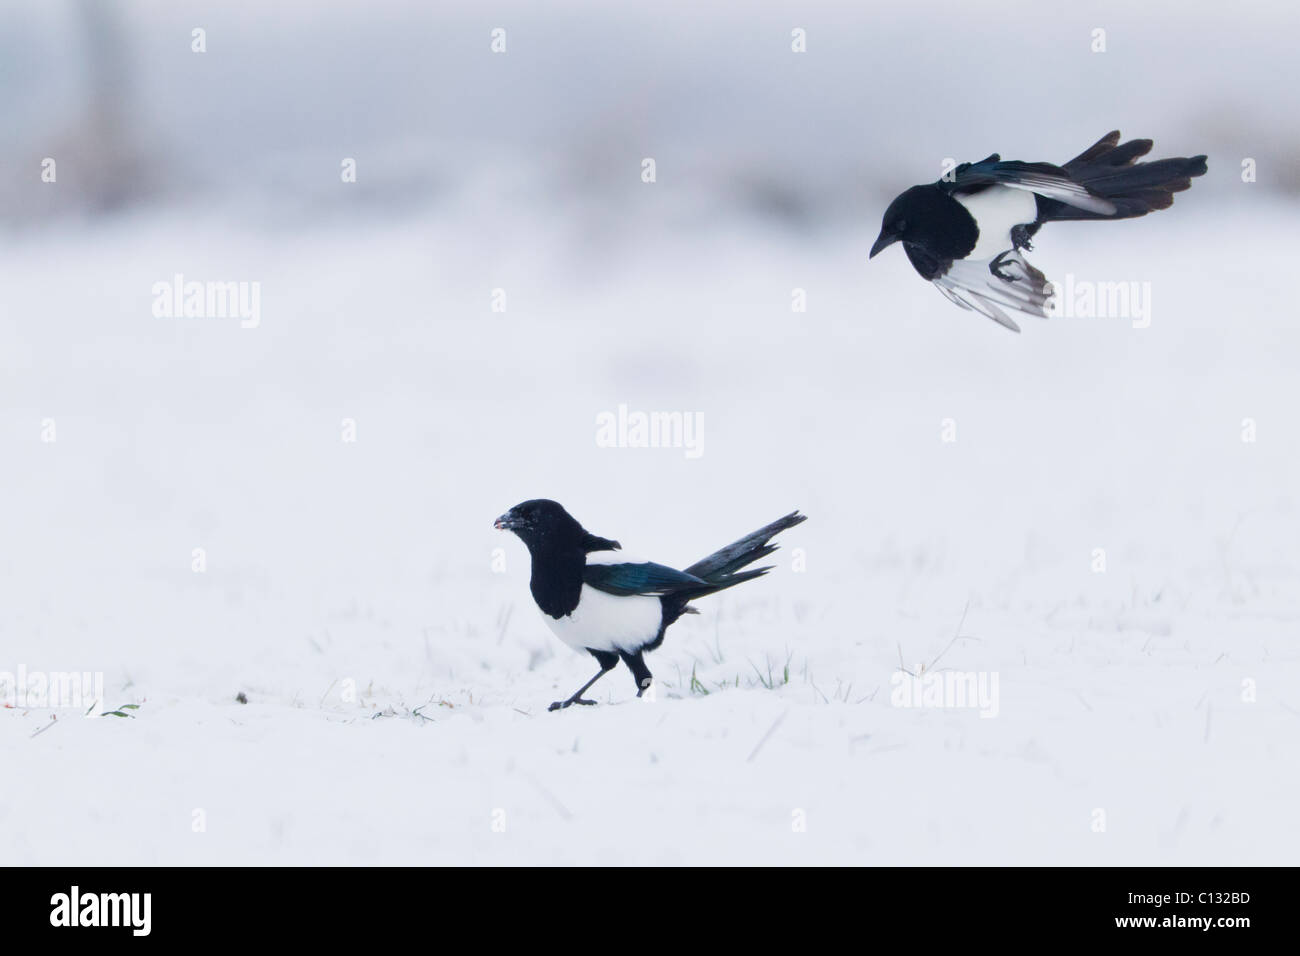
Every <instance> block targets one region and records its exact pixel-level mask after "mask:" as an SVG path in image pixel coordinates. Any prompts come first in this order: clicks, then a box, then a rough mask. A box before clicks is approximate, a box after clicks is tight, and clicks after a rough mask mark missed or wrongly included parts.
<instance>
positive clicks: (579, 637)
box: [542, 584, 663, 652]
mask: <svg viewBox="0 0 1300 956" xmlns="http://www.w3.org/2000/svg"><path fill="white" fill-rule="evenodd" d="M542 617H544V618H546V623H547V624H549V625H550V627H551V630H552V631H554V632H555V636H556V637H558V638H559V639H560V640H562V641H563V642H564V643H565V644H568V645H569V646H570V647H572V648H574V649H575V650H583V649H584V648H588V647H590V648H591V649H593V650H597V651H620V650H622V651H628V652H634V651H638V650H640V649H641V648H642V647H644V646H645V645H646V644H649V643H650V642H651V641H652V640H654V639H655V636H656V635H657V634H658V633H659V623H660V621H662V620H663V605H662V604H661V603H660V601H659V598H657V597H653V596H648V595H640V594H634V595H632V596H630V597H619V596H617V595H614V594H606V593H605V592H604V591H598V590H596V589H595V588H593V587H590V586H588V585H586V584H584V585H583V586H582V594H581V596H580V597H579V598H578V606H577V607H576V608H574V609H573V613H571V614H566V615H565V616H564V617H561V618H553V617H551V616H550V615H549V614H543V615H542Z"/></svg>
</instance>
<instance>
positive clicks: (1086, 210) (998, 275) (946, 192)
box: [867, 130, 1205, 332]
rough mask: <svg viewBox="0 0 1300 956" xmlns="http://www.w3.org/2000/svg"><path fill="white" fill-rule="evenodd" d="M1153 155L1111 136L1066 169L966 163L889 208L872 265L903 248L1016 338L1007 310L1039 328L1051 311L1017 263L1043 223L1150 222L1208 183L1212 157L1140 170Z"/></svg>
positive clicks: (966, 305) (997, 160) (940, 283)
mask: <svg viewBox="0 0 1300 956" xmlns="http://www.w3.org/2000/svg"><path fill="white" fill-rule="evenodd" d="M1151 145H1152V144H1151V140H1149V139H1133V140H1129V141H1128V142H1127V143H1124V144H1123V145H1121V144H1120V141H1119V130H1114V131H1112V132H1110V133H1107V134H1106V135H1105V136H1103V137H1102V138H1101V139H1099V140H1097V142H1096V143H1094V144H1093V145H1092V146H1090V147H1089V148H1088V149H1086V150H1084V151H1083V152H1082V153H1080V154H1079V155H1078V156H1076V157H1074V159H1072V160H1070V161H1069V162H1068V163H1066V164H1065V165H1064V166H1053V165H1052V164H1051V163H1022V162H1019V161H1007V162H1003V160H1002V157H1001V156H999V155H998V154H997V153H994V154H993V155H992V156H989V157H988V158H987V159H982V160H980V161H979V162H978V163H962V164H961V165H960V166H957V167H956V168H955V169H953V170H952V171H951V172H950V173H947V174H945V175H944V176H943V177H942V178H941V179H940V180H939V181H938V182H935V183H928V184H924V185H921V186H913V187H912V188H911V189H909V190H907V191H906V192H904V193H903V194H902V195H900V196H899V197H898V198H897V199H895V200H894V201H893V202H892V203H890V204H889V208H888V209H886V210H885V215H884V219H883V221H882V222H881V226H880V236H879V237H878V238H877V239H876V242H875V244H874V245H873V246H872V247H871V253H870V255H869V256H868V257H867V258H869V259H870V258H874V257H875V256H876V254H877V253H879V252H880V251H881V250H882V249H885V248H886V247H888V246H890V245H892V244H894V243H895V242H902V244H903V251H904V252H905V253H907V258H908V259H910V260H911V262H912V266H913V267H914V268H915V269H916V271H917V272H919V273H920V274H921V276H922V277H923V278H926V279H929V280H930V281H931V282H933V283H934V284H935V286H937V287H938V289H939V291H940V292H942V293H943V294H944V295H945V296H947V297H948V298H949V299H950V300H952V301H953V302H955V303H956V304H957V305H959V306H961V307H962V308H963V309H973V310H974V311H976V312H979V313H981V314H983V315H986V316H988V317H989V318H990V319H993V320H994V321H996V322H999V323H1000V324H1002V325H1004V326H1006V327H1007V328H1008V329H1010V330H1011V331H1013V332H1019V331H1020V326H1018V325H1016V323H1015V322H1014V321H1012V320H1011V318H1010V317H1009V316H1008V315H1007V314H1006V312H1004V311H1003V308H1009V309H1015V310H1017V311H1020V312H1024V313H1026V314H1027V315H1036V316H1039V317H1040V318H1046V317H1047V315H1048V310H1049V309H1050V308H1051V293H1052V286H1051V283H1050V282H1048V281H1047V279H1046V277H1045V276H1044V275H1043V274H1042V273H1041V272H1039V271H1038V270H1037V269H1035V268H1034V267H1033V266H1032V265H1030V264H1029V262H1028V261H1027V260H1026V259H1025V257H1024V256H1022V255H1021V254H1020V250H1022V249H1032V248H1033V247H1032V246H1031V245H1030V240H1031V239H1032V238H1033V237H1034V235H1035V234H1036V233H1037V232H1038V230H1039V229H1041V228H1042V226H1043V223H1046V222H1060V221H1064V220H1068V219H1133V218H1135V217H1137V216H1145V215H1146V214H1147V213H1149V212H1152V211H1153V210H1156V209H1167V208H1168V207H1169V206H1171V205H1173V202H1174V197H1173V194H1174V193H1176V192H1182V191H1183V190H1184V189H1188V188H1190V187H1191V185H1192V177H1193V176H1202V175H1204V174H1205V156H1193V157H1191V158H1190V159H1158V160H1155V161H1153V162H1142V163H1139V162H1135V161H1136V160H1137V158H1138V157H1139V156H1145V155H1146V154H1147V153H1149V152H1150V151H1151Z"/></svg>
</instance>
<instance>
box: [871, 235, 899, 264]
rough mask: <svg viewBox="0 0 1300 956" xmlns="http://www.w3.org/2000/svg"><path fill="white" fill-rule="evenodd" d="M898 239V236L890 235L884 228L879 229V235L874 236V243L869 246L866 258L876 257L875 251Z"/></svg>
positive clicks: (890, 244)
mask: <svg viewBox="0 0 1300 956" xmlns="http://www.w3.org/2000/svg"><path fill="white" fill-rule="evenodd" d="M897 241H898V236H891V235H890V234H889V233H887V232H885V230H883V229H882V230H880V235H879V236H877V237H876V244H875V245H874V246H872V247H871V252H870V253H869V254H868V255H867V258H868V259H874V258H876V253H878V252H880V250H881V249H886V248H888V247H889V246H892V245H893V244H894V243H896V242H897Z"/></svg>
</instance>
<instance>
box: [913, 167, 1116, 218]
mask: <svg viewBox="0 0 1300 956" xmlns="http://www.w3.org/2000/svg"><path fill="white" fill-rule="evenodd" d="M985 186H1009V187H1011V188H1012V189H1024V190H1027V191H1029V192H1031V193H1037V194H1038V195H1040V196H1044V197H1046V198H1047V199H1055V200H1057V201H1058V202H1063V203H1065V204H1066V205H1067V206H1075V207H1076V208H1078V209H1086V210H1087V211H1088V212H1093V213H1097V214H1099V215H1102V216H1109V215H1112V214H1113V213H1114V212H1115V204H1114V203H1113V202H1111V201H1110V200H1108V199H1103V198H1102V197H1100V196H1095V195H1093V194H1092V193H1091V192H1089V191H1088V187H1087V186H1084V185H1081V184H1080V183H1076V182H1075V181H1074V180H1073V179H1071V178H1070V174H1069V173H1067V172H1066V171H1065V170H1064V169H1062V168H1061V167H1060V166H1053V165H1052V164H1051V163H1021V162H1018V161H1016V160H1008V161H1007V162H1002V161H1001V160H1000V158H999V157H998V154H997V153H994V154H993V155H992V156H990V157H989V158H988V159H982V160H980V161H979V162H978V163H962V164H961V165H960V166H958V167H957V168H956V169H954V170H953V173H952V177H951V178H950V179H942V180H940V181H939V187H940V188H941V189H944V190H946V191H947V192H950V193H967V192H974V191H978V190H979V188H980V187H985Z"/></svg>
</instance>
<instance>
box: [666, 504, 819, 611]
mask: <svg viewBox="0 0 1300 956" xmlns="http://www.w3.org/2000/svg"><path fill="white" fill-rule="evenodd" d="M807 520H808V516H807V515H801V514H799V512H797V511H792V512H790V514H788V515H786V516H785V517H784V518H778V519H777V520H775V521H773V522H772V523H771V524H769V525H765V526H764V527H762V528H759V529H758V530H757V531H755V532H754V533H753V534H747V535H745V537H743V538H741V539H740V540H739V541H733V542H732V543H731V544H729V545H727V546H726V547H725V548H721V549H719V550H717V551H715V552H713V553H712V554H711V555H709V556H708V557H707V558H703V559H701V560H699V561H696V562H695V563H694V564H692V565H691V566H690V567H689V568H686V569H685V570H686V573H687V574H693V575H695V576H696V577H697V578H703V579H704V580H705V581H707V582H708V583H709V587H708V588H698V589H695V590H692V591H689V592H680V597H681V598H682V604H683V611H684V612H685V613H691V612H692V611H693V610H694V609H693V608H686V607H685V602H686V601H690V600H693V599H694V598H697V597H703V596H704V595H706V594H715V593H717V592H718V591H723V590H726V589H727V588H732V587H735V586H736V585H737V584H742V583H743V582H745V581H752V580H753V579H754V578H757V577H762V576H763V575H764V574H767V572H768V571H771V570H772V569H771V567H766V568H751V569H750V570H748V571H741V570H740V569H741V568H743V567H746V566H748V565H750V564H753V563H754V562H755V561H757V560H759V559H760V558H765V557H767V556H768V555H769V554H771V553H772V552H773V551H775V550H776V548H777V546H776V545H774V544H771V543H770V542H771V540H772V539H773V538H774V537H776V536H777V535H778V534H780V533H781V532H782V531H784V530H786V529H787V528H793V527H794V526H795V525H797V524H800V523H802V522H804V521H807ZM737 572H739V573H737Z"/></svg>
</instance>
